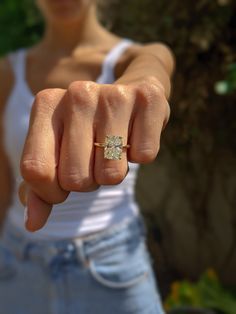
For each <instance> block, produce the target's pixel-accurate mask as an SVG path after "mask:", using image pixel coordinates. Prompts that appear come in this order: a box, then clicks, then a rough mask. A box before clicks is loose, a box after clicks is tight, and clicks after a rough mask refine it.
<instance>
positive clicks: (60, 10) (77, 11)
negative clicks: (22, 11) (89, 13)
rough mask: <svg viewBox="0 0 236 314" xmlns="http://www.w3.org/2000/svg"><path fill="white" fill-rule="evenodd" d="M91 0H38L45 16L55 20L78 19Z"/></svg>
mask: <svg viewBox="0 0 236 314" xmlns="http://www.w3.org/2000/svg"><path fill="white" fill-rule="evenodd" d="M92 2H93V1H92V0H38V3H39V7H40V8H41V9H42V11H43V13H44V15H45V16H47V17H49V18H50V19H53V20H57V19H58V18H60V19H62V20H64V21H65V20H68V21H69V20H75V19H80V18H81V15H82V14H83V12H84V11H85V10H86V9H87V7H88V5H89V4H90V3H92Z"/></svg>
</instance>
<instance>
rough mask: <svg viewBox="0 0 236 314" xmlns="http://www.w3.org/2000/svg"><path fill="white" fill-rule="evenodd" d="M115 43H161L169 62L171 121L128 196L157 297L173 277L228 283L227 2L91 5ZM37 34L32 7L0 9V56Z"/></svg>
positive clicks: (231, 59) (230, 17)
mask: <svg viewBox="0 0 236 314" xmlns="http://www.w3.org/2000/svg"><path fill="white" fill-rule="evenodd" d="M99 3H100V7H101V10H100V18H101V20H102V21H103V23H104V24H105V25H106V26H107V27H108V28H109V29H110V30H112V31H114V32H115V33H117V34H119V35H120V36H124V37H129V38H132V39H133V40H135V41H138V42H143V43H145V42H152V41H162V42H164V43H166V44H168V45H169V46H170V47H171V48H172V50H173V51H174V54H175V56H176V62H177V65H176V72H175V76H174V78H173V92H172V97H171V100H170V103H171V109H172V115H171V119H170V123H169V125H168V127H167V129H166V130H165V132H164V134H163V138H162V145H161V151H160V153H159V156H158V158H157V160H156V162H154V163H153V164H152V165H147V166H145V167H141V170H140V174H139V178H138V182H137V199H138V202H139V203H140V205H141V207H142V210H143V213H144V214H145V217H146V221H147V223H148V227H149V245H150V249H151V251H152V254H153V259H154V266H155V269H156V272H157V275H158V279H159V284H160V288H161V291H162V293H163V295H164V296H165V295H166V294H167V293H168V291H169V288H170V285H171V283H172V282H173V281H174V280H181V279H183V278H188V279H191V280H192V279H194V280H197V279H198V278H199V277H200V276H201V275H202V274H203V273H204V271H205V270H206V269H209V268H210V269H213V270H214V272H215V273H216V274H217V278H219V280H220V282H221V283H222V284H223V285H227V286H230V287H232V286H233V287H234V286H236V250H235V247H236V211H235V208H236V175H235V174H236V158H235V157H236V156H235V153H236V115H235V113H236V108H235V106H236V93H235V90H236V36H235V35H236V15H235V13H236V2H235V1H233V0H231V1H230V0H198V1H194V0H190V1H189V0H182V1H178V0H172V1H168V0H129V1H121V0H109V1H106V0H99ZM42 32H43V23H42V19H41V17H40V15H39V13H38V12H37V10H36V9H35V7H34V1H33V0H21V1H18V0H2V1H1V3H0V39H1V40H0V54H1V55H3V54H6V53H7V52H8V51H11V50H15V49H17V48H18V47H21V46H29V45H32V44H33V43H35V42H36V41H37V40H38V39H39V38H40V36H41V34H42Z"/></svg>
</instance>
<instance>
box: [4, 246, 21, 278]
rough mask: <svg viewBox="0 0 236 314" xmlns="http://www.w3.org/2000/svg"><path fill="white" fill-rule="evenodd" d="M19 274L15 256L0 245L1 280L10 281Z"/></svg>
mask: <svg viewBox="0 0 236 314" xmlns="http://www.w3.org/2000/svg"><path fill="white" fill-rule="evenodd" d="M16 274H17V261H16V259H15V257H14V255H13V254H12V253H11V251H10V250H8V249H7V248H6V247H4V246H3V245H2V244H1V243H0V280H8V279H11V278H13V277H15V275H16Z"/></svg>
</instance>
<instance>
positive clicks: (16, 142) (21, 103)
mask: <svg viewBox="0 0 236 314" xmlns="http://www.w3.org/2000/svg"><path fill="white" fill-rule="evenodd" d="M131 44H132V41H130V40H128V39H123V40H122V41H120V42H119V43H118V44H117V45H115V47H113V48H112V49H111V51H110V52H109V53H108V54H107V55H106V57H105V60H104V62H103V65H102V71H101V74H100V76H99V77H98V79H97V80H96V82H97V83H100V84H110V83H112V82H114V80H115V78H114V67H115V64H116V62H117V60H118V59H119V58H120V56H121V55H122V53H123V52H124V51H125V49H127V48H128V47H129V46H130V45H131ZM25 59H26V50H25V49H20V50H17V51H16V52H14V53H12V54H10V55H9V60H10V63H11V66H12V70H13V72H14V76H15V84H14V87H13V89H12V91H11V94H10V96H9V98H8V101H7V104H6V107H5V111H4V116H3V126H4V146H5V150H6V153H7V155H8V157H9V161H10V164H11V168H12V171H13V177H14V180H15V185H14V191H13V198H12V202H11V204H10V208H9V211H8V219H9V220H10V222H11V223H12V224H13V225H15V227H16V228H18V229H20V230H21V232H23V233H25V235H26V236H29V237H30V238H31V239H32V238H36V239H44V240H46V239H47V240H48V239H49V240H50V239H65V238H74V237H80V236H85V235H87V234H91V233H94V232H98V231H101V230H104V229H106V228H107V227H108V226H109V227H110V226H113V225H116V224H119V223H122V222H123V221H125V220H129V219H131V218H132V217H133V216H136V215H138V214H139V207H138V205H137V203H136V201H135V198H134V185H135V179H136V175H137V170H138V167H139V165H138V164H134V163H129V173H128V175H127V176H126V178H125V179H124V180H123V182H122V183H120V184H118V185H115V186H101V187H100V188H99V189H98V190H96V191H93V192H86V193H85V192H71V193H70V194H69V196H68V198H67V199H66V200H65V201H64V202H63V203H61V204H56V205H54V206H53V209H52V213H51V215H50V217H49V219H48V221H47V223H46V225H45V226H44V227H43V228H42V229H40V230H39V231H37V232H34V233H30V232H28V231H26V230H25V228H24V218H23V217H24V206H23V205H22V204H21V203H20V201H19V198H18V187H19V184H20V182H21V181H22V176H21V174H20V167H19V165H20V158H21V154H22V150H23V145H24V141H25V138H26V135H27V130H28V126H29V118H30V111H31V107H32V104H33V100H34V96H33V94H32V93H31V91H30V88H29V86H28V85H27V82H26V79H25V72H26V71H25V66H26V63H25Z"/></svg>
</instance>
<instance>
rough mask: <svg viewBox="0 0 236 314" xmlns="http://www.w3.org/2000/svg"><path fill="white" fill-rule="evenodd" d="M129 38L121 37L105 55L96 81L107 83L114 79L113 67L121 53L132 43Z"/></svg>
mask: <svg viewBox="0 0 236 314" xmlns="http://www.w3.org/2000/svg"><path fill="white" fill-rule="evenodd" d="M133 43H134V42H133V41H132V40H130V39H126V38H125V39H123V40H122V41H120V42H119V43H118V44H117V45H115V47H113V48H112V49H111V50H110V52H109V53H108V54H107V55H106V57H105V60H104V62H103V65H102V71H101V75H100V76H99V78H98V79H97V83H104V84H109V83H113V82H114V80H115V74H114V68H115V65H116V63H117V61H118V60H119V58H120V56H121V55H122V53H123V52H124V51H125V50H126V49H127V48H128V47H129V46H131V45H132V44H133Z"/></svg>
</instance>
